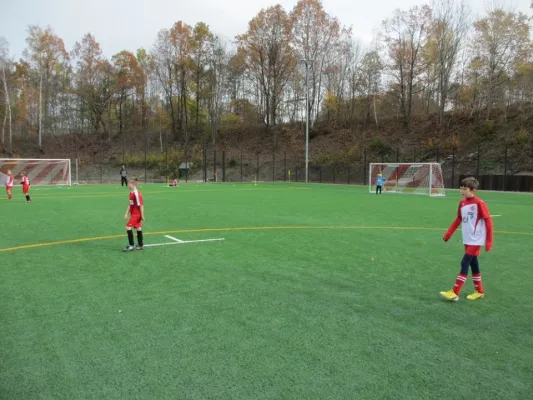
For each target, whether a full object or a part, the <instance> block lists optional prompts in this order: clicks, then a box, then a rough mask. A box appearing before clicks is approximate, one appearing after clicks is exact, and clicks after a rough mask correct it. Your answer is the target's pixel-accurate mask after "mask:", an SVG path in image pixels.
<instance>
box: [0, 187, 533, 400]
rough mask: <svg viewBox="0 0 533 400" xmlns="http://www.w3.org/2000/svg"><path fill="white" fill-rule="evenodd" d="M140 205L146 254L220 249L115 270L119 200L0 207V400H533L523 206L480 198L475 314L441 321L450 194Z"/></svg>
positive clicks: (251, 197)
mask: <svg viewBox="0 0 533 400" xmlns="http://www.w3.org/2000/svg"><path fill="white" fill-rule="evenodd" d="M140 190H141V192H142V193H143V196H144V200H145V212H146V222H145V227H144V231H145V235H146V236H145V242H146V244H155V243H167V242H171V239H169V238H166V237H165V235H167V234H168V235H171V236H173V237H175V238H178V239H180V240H203V239H211V238H224V239H225V240H224V241H217V242H199V243H186V244H177V245H168V246H155V247H150V248H147V249H146V250H144V251H143V252H140V251H138V252H134V253H128V254H125V253H123V252H122V251H121V249H122V248H123V247H124V246H125V245H126V244H127V243H126V236H125V234H124V220H123V219H122V217H123V215H124V211H125V209H126V206H127V202H128V199H127V197H128V194H127V189H125V188H122V187H115V186H84V187H82V186H79V187H72V188H70V189H68V188H55V187H48V188H33V189H32V198H33V203H32V204H26V203H25V201H24V199H23V197H22V195H21V193H18V191H15V195H16V196H15V198H14V199H13V200H12V201H7V200H1V201H0V207H1V208H0V215H1V220H2V241H1V243H0V260H1V262H0V265H1V266H0V273H1V275H0V398H1V399H10V400H11V399H170V398H173V399H232V400H234V399H235V400H236V399H438V398H454V399H502V398H505V399H530V398H531V391H532V389H533V360H532V358H533V356H532V354H533V353H532V349H533V294H532V293H533V292H532V286H531V282H532V281H533V270H532V268H531V250H530V249H531V242H532V239H533V228H532V227H531V221H532V216H533V196H529V195H521V194H505V193H481V194H480V197H482V198H483V199H485V200H486V201H487V204H488V206H489V209H490V211H491V213H492V214H498V215H501V217H495V218H494V225H495V230H496V234H495V240H494V250H493V252H491V253H486V252H485V251H483V254H482V255H481V257H480V266H481V271H482V274H483V278H484V285H485V289H486V292H487V296H486V298H485V299H483V300H480V301H477V302H469V301H467V300H466V299H465V296H466V294H469V293H471V292H472V290H473V287H472V282H471V281H470V279H469V281H468V283H467V284H466V286H465V290H464V291H463V293H462V297H461V300H460V301H459V302H458V303H447V302H444V301H443V300H441V299H440V297H439V291H441V290H447V289H449V288H451V287H452V285H453V283H454V281H455V277H456V275H457V273H458V272H459V264H460V260H461V257H462V254H463V247H462V244H461V233H460V232H457V233H456V235H455V236H454V238H453V239H452V240H451V241H450V242H448V243H444V242H443V241H442V235H443V234H444V232H445V231H446V229H447V228H448V226H449V225H450V223H451V222H452V220H453V218H454V217H455V214H456V210H457V204H458V201H459V193H458V192H457V191H450V192H448V193H447V196H446V197H445V198H429V197H426V196H418V195H394V194H384V195H382V196H379V197H378V196H375V195H370V194H369V193H368V190H367V189H366V188H361V187H353V186H352V187H349V186H333V185H324V186H322V185H307V186H306V185H303V184H302V185H290V184H266V183H260V184H258V185H257V186H254V185H253V184H237V185H233V184H194V183H193V184H187V185H183V186H181V187H179V188H169V187H164V186H162V185H146V186H143V187H142V188H141V189H140ZM245 228H250V229H245ZM267 228H270V229H267ZM84 238H88V239H91V238H94V239H95V240H92V239H91V240H86V241H73V240H76V239H84ZM64 241H67V243H61V242H64ZM50 242H55V244H49V243H50ZM38 244H41V245H42V246H34V245H38Z"/></svg>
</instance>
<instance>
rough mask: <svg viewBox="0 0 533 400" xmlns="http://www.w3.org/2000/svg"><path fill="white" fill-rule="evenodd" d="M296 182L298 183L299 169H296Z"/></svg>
mask: <svg viewBox="0 0 533 400" xmlns="http://www.w3.org/2000/svg"><path fill="white" fill-rule="evenodd" d="M295 182H298V167H296V181H295Z"/></svg>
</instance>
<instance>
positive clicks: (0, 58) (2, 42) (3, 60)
mask: <svg viewBox="0 0 533 400" xmlns="http://www.w3.org/2000/svg"><path fill="white" fill-rule="evenodd" d="M6 65H9V43H8V42H7V40H6V39H5V38H4V37H0V68H1V70H2V82H3V89H4V90H3V92H4V101H5V104H6V111H5V113H4V122H3V124H2V144H5V128H6V120H7V121H9V148H10V152H11V148H12V143H13V130H12V116H11V99H10V97H9V88H8V86H7V75H6Z"/></svg>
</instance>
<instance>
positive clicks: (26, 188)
mask: <svg viewBox="0 0 533 400" xmlns="http://www.w3.org/2000/svg"><path fill="white" fill-rule="evenodd" d="M20 184H21V185H22V193H24V196H26V202H27V203H31V197H30V179H29V178H28V175H27V174H26V171H22V182H20Z"/></svg>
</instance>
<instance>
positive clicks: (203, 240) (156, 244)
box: [144, 238, 225, 247]
mask: <svg viewBox="0 0 533 400" xmlns="http://www.w3.org/2000/svg"><path fill="white" fill-rule="evenodd" d="M221 240H225V239H224V238H219V239H202V240H182V241H180V242H169V243H152V244H145V245H144V247H154V246H170V245H172V244H187V243H202V242H218V241H221Z"/></svg>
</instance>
